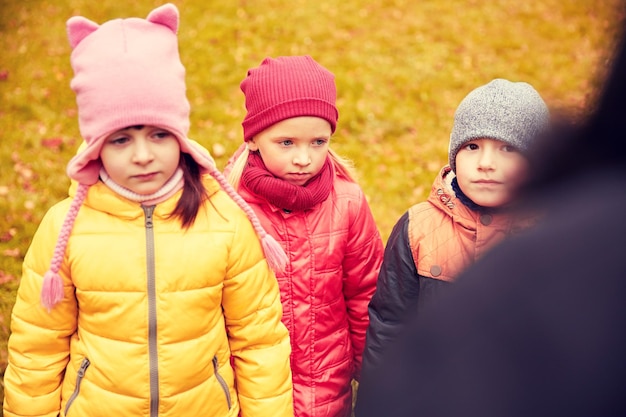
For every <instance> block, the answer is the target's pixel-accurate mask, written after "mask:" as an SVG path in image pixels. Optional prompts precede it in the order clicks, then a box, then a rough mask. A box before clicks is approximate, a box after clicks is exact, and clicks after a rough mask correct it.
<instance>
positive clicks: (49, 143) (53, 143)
mask: <svg viewBox="0 0 626 417" xmlns="http://www.w3.org/2000/svg"><path fill="white" fill-rule="evenodd" d="M62 144H63V139H62V138H46V139H42V140H41V145H42V146H43V147H45V148H48V149H52V150H53V151H58V150H59V149H60V148H61V145H62Z"/></svg>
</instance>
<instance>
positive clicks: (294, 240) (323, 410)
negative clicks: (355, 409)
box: [226, 56, 383, 417]
mask: <svg viewBox="0 0 626 417" xmlns="http://www.w3.org/2000/svg"><path fill="white" fill-rule="evenodd" d="M241 90H242V91H243V93H244V95H245V99H246V108H247V110H248V113H247V115H246V117H245V119H244V121H243V131H244V144H243V145H242V146H241V147H240V148H239V150H238V151H237V152H236V153H235V155H234V156H233V158H231V161H230V163H229V166H228V167H227V169H226V170H227V172H228V173H229V180H230V181H231V183H232V184H233V185H234V186H235V187H236V188H237V189H238V191H239V193H240V194H241V196H242V197H243V198H244V199H245V200H246V201H247V202H248V203H249V204H250V205H251V206H252V208H253V209H254V211H255V212H256V214H257V216H258V217H259V218H260V220H261V223H262V225H263V227H264V228H265V230H267V231H268V233H270V234H271V235H272V236H274V238H276V239H277V240H278V241H279V242H280V243H281V244H282V246H283V248H284V249H285V251H286V252H287V255H288V257H289V262H288V264H287V267H286V269H285V271H283V272H279V273H277V278H278V284H279V287H280V292H281V301H282V304H283V323H285V325H286V326H287V328H288V329H289V334H290V337H291V347H292V355H291V367H292V375H293V386H294V409H295V415H296V416H298V417H305V416H316V417H336V416H349V415H350V412H351V406H352V387H351V381H352V379H356V380H358V379H359V374H360V368H361V355H362V352H363V346H364V343H365V331H366V328H367V325H368V316H367V305H368V303H369V300H370V298H371V296H372V294H373V293H374V290H375V285H376V277H377V275H378V269H379V267H380V264H381V262H382V251H383V245H382V240H381V237H380V234H379V232H378V229H377V227H376V224H375V223H374V219H373V217H372V214H371V212H370V208H369V206H368V204H367V201H366V198H365V195H364V194H363V191H362V190H361V188H360V187H359V185H358V184H357V183H356V182H355V181H354V180H353V177H352V175H351V174H350V165H349V164H348V163H347V162H346V161H345V160H343V159H341V158H340V157H338V156H337V155H336V154H335V153H333V152H332V151H331V150H330V148H329V144H330V141H331V135H332V134H333V132H334V131H335V127H336V125H337V119H338V112H337V108H336V107H335V100H336V87H335V81H334V76H333V74H332V73H330V72H329V71H328V70H326V69H325V68H323V67H322V66H320V65H319V64H318V63H317V62H315V61H314V60H313V59H312V58H311V57H310V56H289V57H279V58H276V59H272V58H266V59H265V60H264V61H263V62H262V63H261V65H260V66H259V67H257V68H253V69H251V70H249V71H248V75H247V77H246V78H245V79H244V80H243V81H242V83H241Z"/></svg>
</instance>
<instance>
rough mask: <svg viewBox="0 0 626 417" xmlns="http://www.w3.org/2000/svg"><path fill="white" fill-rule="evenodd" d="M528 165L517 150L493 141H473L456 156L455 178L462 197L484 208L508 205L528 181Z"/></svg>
mask: <svg viewBox="0 0 626 417" xmlns="http://www.w3.org/2000/svg"><path fill="white" fill-rule="evenodd" d="M528 170H529V164H528V160H527V159H526V157H525V156H523V155H522V154H521V153H520V152H519V151H518V150H517V149H516V148H514V147H513V146H511V145H508V144H506V143H504V142H501V141H499V140H495V139H474V140H471V141H469V142H467V143H466V144H464V145H463V146H462V147H461V149H459V152H458V153H457V155H456V177H457V181H458V183H459V187H460V188H461V190H462V191H463V193H464V194H465V195H466V196H467V197H469V198H470V199H471V200H472V201H473V202H474V203H476V204H478V205H480V206H483V207H501V206H504V205H506V204H508V203H510V202H511V201H512V200H513V199H514V198H515V196H516V194H517V191H518V190H519V188H520V186H521V185H522V184H523V183H524V182H525V181H526V179H527V178H528Z"/></svg>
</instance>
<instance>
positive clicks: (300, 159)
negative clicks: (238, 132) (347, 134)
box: [248, 116, 332, 185]
mask: <svg viewBox="0 0 626 417" xmlns="http://www.w3.org/2000/svg"><path fill="white" fill-rule="evenodd" d="M331 133H332V132H331V127H330V123H328V121H326V120H325V119H322V118H319V117H310V116H305V117H292V118H291V119H285V120H281V121H280V122H278V123H275V124H273V125H272V126H270V127H268V128H267V129H265V130H263V131H261V132H260V133H258V134H257V135H255V136H254V137H253V138H252V139H250V140H249V141H248V149H250V150H251V151H257V150H258V151H259V153H260V154H261V158H263V163H264V164H265V166H266V167H267V170H268V171H269V172H271V173H272V174H274V176H276V177H278V178H281V179H283V180H285V181H287V182H288V183H290V184H294V185H304V184H306V182H307V181H309V180H310V179H311V178H312V177H314V176H315V175H317V173H318V172H320V170H321V169H322V167H323V166H324V162H325V161H326V157H327V155H328V143H329V142H330V136H331Z"/></svg>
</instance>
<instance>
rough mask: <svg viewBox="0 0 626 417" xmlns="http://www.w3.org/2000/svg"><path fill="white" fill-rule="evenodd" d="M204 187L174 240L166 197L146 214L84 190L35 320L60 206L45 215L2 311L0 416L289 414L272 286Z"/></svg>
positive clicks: (286, 351) (249, 238)
mask: <svg viewBox="0 0 626 417" xmlns="http://www.w3.org/2000/svg"><path fill="white" fill-rule="evenodd" d="M205 185H206V187H207V189H208V190H209V194H210V195H211V197H210V201H209V202H208V203H207V204H205V205H204V206H203V208H201V210H200V212H199V214H198V216H197V218H196V221H195V223H194V224H193V226H192V227H191V228H190V229H188V230H187V231H186V232H184V233H183V232H181V227H180V222H179V220H178V219H176V218H172V219H168V218H167V215H168V214H169V213H170V212H171V211H172V209H173V208H174V207H175V204H176V202H177V200H178V198H179V197H180V193H181V192H180V191H179V192H178V193H177V194H176V195H175V196H173V197H171V198H170V199H169V200H167V201H165V202H164V203H161V204H159V205H158V206H156V208H155V209H154V212H153V213H152V214H150V213H149V212H144V209H142V208H141V206H140V205H139V204H138V203H135V202H131V201H129V200H126V199H124V198H122V197H120V196H118V195H117V194H115V193H114V192H112V191H111V190H109V189H108V188H107V187H106V186H105V185H104V184H102V183H97V184H95V185H93V186H91V187H90V189H89V192H88V195H87V198H86V200H85V202H84V203H83V205H82V207H81V209H80V212H79V214H78V216H77V218H76V222H75V224H74V227H73V230H72V233H71V235H70V238H69V243H68V246H67V249H66V252H65V259H64V261H63V265H62V268H61V276H62V277H63V280H64V287H65V297H64V299H63V300H62V302H61V303H59V304H58V305H57V306H55V307H54V308H53V309H52V310H51V311H50V312H48V311H47V310H46V309H44V308H43V307H42V306H41V304H40V301H39V297H40V292H41V285H42V276H43V274H44V273H45V272H46V271H47V270H48V268H49V266H50V259H51V256H52V253H53V250H54V246H55V243H56V241H57V238H58V235H59V230H60V229H61V225H62V223H63V219H64V217H65V214H66V213H67V210H68V207H69V204H70V199H66V200H64V201H62V202H60V203H58V204H57V205H55V206H54V207H53V208H52V209H50V211H49V212H48V213H47V214H46V216H45V217H44V219H43V221H42V223H41V225H40V227H39V229H38V231H37V233H36V234H35V236H34V239H33V241H32V244H31V247H30V249H29V251H28V253H27V255H26V258H25V260H24V267H23V277H22V281H21V284H20V288H19V291H18V296H17V302H16V304H15V307H14V310H13V316H12V335H11V337H10V342H9V366H8V368H7V370H6V374H5V391H6V398H5V402H4V415H5V417H13V416H51V417H52V416H57V415H61V416H65V415H67V416H70V417H74V416H76V417H86V416H89V417H105V416H106V417H111V416H133V417H139V416H141V417H144V416H145V417H154V416H159V417H169V416H172V417H173V416H176V417H181V416H189V417H197V416H237V415H238V413H239V412H240V411H241V415H242V416H254V417H259V416H261V417H262V416H268V417H269V416H271V417H275V416H292V415H293V405H292V387H291V373H290V370H289V355H290V347H289V340H288V333H287V330H286V328H285V327H284V325H282V324H281V315H282V309H281V303H280V297H279V290H278V286H277V283H276V279H275V277H274V275H273V273H272V272H271V270H270V269H269V268H268V265H267V263H266V261H265V258H264V256H263V252H262V249H261V245H260V242H259V240H258V238H257V236H256V234H255V232H254V230H253V228H252V226H251V224H250V222H249V220H248V219H247V217H246V216H245V214H244V213H243V211H242V210H240V209H239V208H238V207H237V205H236V204H235V203H234V202H233V201H232V200H231V199H230V197H228V196H227V194H226V193H225V192H224V191H222V190H221V189H220V188H219V186H218V184H217V182H216V181H215V180H214V179H213V178H211V177H207V178H205ZM231 354H232V357H233V361H232V363H233V365H234V369H233V367H231V361H230V357H231ZM235 376H236V378H237V383H236V386H237V389H235V382H234V379H235ZM151 410H152V411H151Z"/></svg>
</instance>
